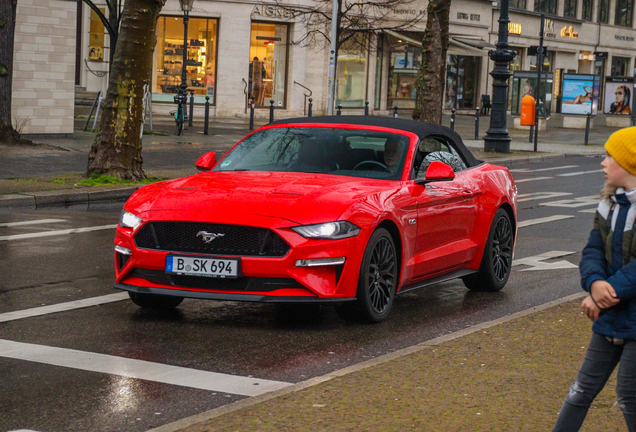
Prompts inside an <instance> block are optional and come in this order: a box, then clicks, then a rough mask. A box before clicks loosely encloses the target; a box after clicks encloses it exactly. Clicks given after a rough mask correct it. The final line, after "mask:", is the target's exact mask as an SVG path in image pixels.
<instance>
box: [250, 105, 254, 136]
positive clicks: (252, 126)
mask: <svg viewBox="0 0 636 432" xmlns="http://www.w3.org/2000/svg"><path fill="white" fill-rule="evenodd" d="M250 130H254V98H251V99H250Z"/></svg>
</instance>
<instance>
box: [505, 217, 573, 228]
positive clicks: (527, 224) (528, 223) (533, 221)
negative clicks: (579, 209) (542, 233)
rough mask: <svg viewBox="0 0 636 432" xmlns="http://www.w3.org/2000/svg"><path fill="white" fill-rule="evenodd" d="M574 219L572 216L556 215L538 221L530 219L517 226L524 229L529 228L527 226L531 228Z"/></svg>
mask: <svg viewBox="0 0 636 432" xmlns="http://www.w3.org/2000/svg"><path fill="white" fill-rule="evenodd" d="M572 218H574V216H570V215H554V216H548V217H543V218H537V219H528V220H524V221H521V222H519V223H518V224H517V227H518V228H523V227H527V226H531V225H539V224H542V223H547V222H554V221H558V220H563V219H572Z"/></svg>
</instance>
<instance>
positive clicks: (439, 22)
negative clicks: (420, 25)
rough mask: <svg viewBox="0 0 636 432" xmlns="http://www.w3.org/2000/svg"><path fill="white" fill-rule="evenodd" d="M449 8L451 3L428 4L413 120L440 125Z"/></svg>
mask: <svg viewBox="0 0 636 432" xmlns="http://www.w3.org/2000/svg"><path fill="white" fill-rule="evenodd" d="M450 4H451V0H432V1H431V2H430V3H429V4H428V8H427V21H426V30H425V31H424V39H423V40H422V64H421V66H420V71H419V75H418V77H417V82H416V86H417V98H416V100H415V110H414V111H413V119H414V120H420V121H427V122H431V123H437V124H441V123H442V103H443V100H444V82H445V81H446V53H447V52H448V18H449V13H450Z"/></svg>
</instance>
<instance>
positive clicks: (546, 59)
mask: <svg viewBox="0 0 636 432" xmlns="http://www.w3.org/2000/svg"><path fill="white" fill-rule="evenodd" d="M528 60H529V61H530V70H537V56H536V55H530V56H528ZM553 64H554V51H548V52H547V53H545V54H544V55H543V67H542V68H541V72H550V71H552V65H553Z"/></svg>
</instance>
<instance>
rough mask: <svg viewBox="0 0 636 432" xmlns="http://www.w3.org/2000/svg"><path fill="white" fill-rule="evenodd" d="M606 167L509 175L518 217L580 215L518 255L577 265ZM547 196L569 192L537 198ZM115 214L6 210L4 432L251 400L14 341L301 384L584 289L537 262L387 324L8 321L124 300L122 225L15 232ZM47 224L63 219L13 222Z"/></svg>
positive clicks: (178, 317)
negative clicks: (119, 273)
mask: <svg viewBox="0 0 636 432" xmlns="http://www.w3.org/2000/svg"><path fill="white" fill-rule="evenodd" d="M600 161H601V159H600V158H586V157H567V158H555V159H552V160H550V161H548V162H545V161H544V162H540V163H524V164H515V165H514V166H512V169H514V170H515V171H514V176H515V178H516V179H517V180H518V181H519V183H518V188H519V193H520V196H521V198H522V200H524V201H521V202H520V204H519V221H521V222H523V221H530V220H535V219H538V218H545V217H549V216H555V215H561V216H562V217H566V216H573V217H572V218H569V219H562V220H556V221H552V222H547V223H542V224H538V225H532V226H527V227H523V228H520V229H519V237H518V241H517V248H516V253H515V259H517V260H519V259H523V258H527V257H532V256H536V255H539V254H542V253H545V252H550V251H563V252H573V253H572V254H570V255H565V256H562V257H557V258H554V259H547V260H544V261H543V262H547V263H552V264H553V265H555V264H554V263H558V262H559V261H565V262H566V265H561V266H559V265H558V264H556V265H555V266H556V267H567V263H570V267H574V266H573V265H574V264H578V261H579V260H580V251H581V249H582V247H583V246H584V244H585V240H586V239H587V235H588V233H589V229H590V228H591V224H592V217H593V214H592V213H589V210H591V209H594V208H595V207H596V198H589V199H583V198H584V197H588V196H592V195H598V191H599V190H600V187H601V186H602V183H603V176H602V173H600V172H597V171H598V170H599V169H600V166H599V163H600ZM563 167H565V168H563ZM546 168H556V169H550V170H545V169H546ZM537 169H541V170H545V171H535V170H537ZM523 170H527V171H526V172H523ZM573 173H581V174H574V175H572V174H573ZM563 174H566V175H563ZM541 178H543V179H541ZM547 192H552V193H555V194H558V193H560V194H563V195H561V196H557V197H552V198H545V199H540V197H536V196H535V197H533V196H529V195H528V194H532V193H544V194H545V193H547ZM544 196H545V195H544ZM555 202H556V204H554V203H555ZM544 203H553V204H552V205H549V206H546V205H540V204H544ZM118 217H119V207H118V206H102V207H99V208H92V209H89V211H86V210H84V209H45V210H37V211H36V210H24V211H14V212H4V213H3V212H0V274H2V275H3V276H2V279H1V280H0V431H5V430H13V429H32V430H35V431H47V432H57V431H59V432H62V431H88V430H99V431H144V430H147V429H150V428H152V427H154V426H159V425H162V424H166V423H169V422H171V421H174V420H177V419H180V418H183V417H187V416H191V415H194V414H197V413H200V412H203V411H206V410H209V409H212V408H215V407H219V406H222V405H225V404H227V403H231V402H234V401H236V400H239V399H242V398H244V397H246V396H244V395H241V394H239V393H238V392H237V393H233V392H232V391H225V392H224V391H213V390H201V389H195V388H192V387H189V386H186V385H178V384H165V383H157V382H153V381H149V380H144V379H138V378H130V377H125V376H122V375H119V374H110V373H101V372H94V371H91V370H90V367H89V366H85V365H84V366H82V365H80V366H77V367H65V366H59V365H54V364H51V362H50V361H49V358H48V357H47V356H46V355H45V356H43V357H42V358H41V359H40V361H37V362H36V361H32V360H31V361H27V360H22V359H15V358H10V357H11V356H8V355H2V349H3V348H2V343H3V342H4V341H11V342H20V343H24V344H29V345H28V346H30V347H31V346H32V347H36V348H38V349H40V348H41V347H56V348H63V349H68V350H75V351H64V356H66V357H73V356H75V355H76V354H77V353H78V352H79V353H94V354H106V355H110V356H113V357H112V358H127V359H139V360H145V361H147V362H151V363H152V364H153V365H156V364H158V365H161V366H163V365H172V366H179V367H183V368H188V369H195V370H200V371H209V372H218V373H222V374H227V375H229V376H231V377H232V376H236V377H255V378H258V379H262V380H274V381H282V382H286V383H295V382H299V381H303V380H305V379H308V378H311V377H316V376H320V375H324V374H326V373H328V372H331V371H334V370H338V369H341V368H343V367H346V366H350V365H352V364H355V363H358V362H361V361H364V360H366V359H369V358H372V357H376V356H379V355H382V354H386V353H388V352H391V351H394V350H398V349H401V348H405V347H408V346H412V345H414V344H417V343H420V342H423V341H426V340H429V339H432V338H435V337H437V336H441V335H444V334H447V333H451V332H454V331H457V330H460V329H463V328H465V327H468V326H472V325H475V324H478V323H481V322H484V321H489V320H492V319H496V318H498V317H501V316H505V315H508V314H511V313H514V312H517V311H521V310H525V309H528V308H531V307H533V306H537V305H540V304H543V303H546V302H548V301H550V300H554V299H558V298H561V297H564V296H567V295H570V294H573V293H576V292H578V291H579V285H578V271H577V269H576V268H557V269H549V270H536V271H522V270H527V269H529V268H530V266H528V265H518V266H515V267H514V268H513V273H512V275H511V278H510V281H509V282H508V285H507V286H506V288H505V289H504V290H502V291H501V292H499V293H473V292H469V291H468V290H467V289H465V288H464V287H463V284H462V283H461V281H452V282H446V283H443V284H439V285H436V286H433V287H429V288H425V289H422V290H419V291H415V292H410V293H407V294H404V295H402V296H398V297H397V299H396V302H395V305H394V309H393V311H392V314H391V317H390V319H389V320H388V321H387V322H384V323H381V324H378V325H356V324H350V323H346V322H344V321H342V320H341V319H340V318H338V316H337V315H336V313H335V311H334V310H333V308H332V307H329V306H322V307H306V306H305V307H299V306H276V305H266V304H252V303H234V302H211V301H197V300H188V299H186V300H185V301H184V302H183V303H182V305H181V306H180V307H179V308H178V309H177V310H176V311H174V312H171V313H167V314H166V313H157V312H150V311H144V310H141V309H139V308H137V307H136V306H135V305H134V304H133V303H132V302H130V301H129V300H123V301H116V302H112V303H107V304H102V305H98V306H92V307H86V308H80V309H73V310H69V311H65V312H58V313H47V314H44V315H41V316H34V317H27V318H22V319H15V320H11V321H6V322H2V317H3V316H6V314H7V313H9V312H15V311H23V310H31V309H32V308H36V307H41V306H43V305H53V304H60V303H67V302H71V301H75V300H79V299H92V298H99V297H101V296H105V295H109V294H113V293H117V291H115V290H113V289H112V288H111V285H112V283H113V280H114V271H113V251H112V244H113V236H114V229H113V228H105V229H101V230H98V231H93V232H85V233H77V234H66V235H58V236H49V237H34V238H27V239H9V240H7V239H6V237H7V236H13V235H18V234H29V233H40V232H46V231H54V230H64V229H69V228H80V227H104V226H108V225H114V224H116V223H117V221H118ZM43 219H57V220H60V221H57V222H45V223H40V222H38V223H35V224H33V225H17V226H16V225H13V226H7V225H6V224H9V223H15V222H25V221H34V220H43ZM3 238H4V240H3ZM91 355H92V354H91ZM94 361H96V360H88V363H89V364H90V363H91V362H94Z"/></svg>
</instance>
